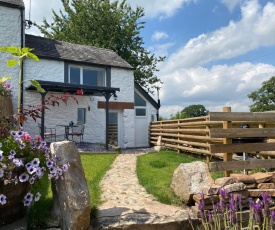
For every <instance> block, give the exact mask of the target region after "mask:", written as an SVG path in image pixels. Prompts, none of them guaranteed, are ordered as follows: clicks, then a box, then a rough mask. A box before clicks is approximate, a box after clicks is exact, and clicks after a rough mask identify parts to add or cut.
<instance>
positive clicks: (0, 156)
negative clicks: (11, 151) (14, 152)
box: [0, 150, 4, 161]
mask: <svg viewBox="0 0 275 230" xmlns="http://www.w3.org/2000/svg"><path fill="white" fill-rule="evenodd" d="M3 159H4V155H3V151H2V150H0V161H2V160H3Z"/></svg>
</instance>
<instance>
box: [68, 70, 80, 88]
mask: <svg viewBox="0 0 275 230" xmlns="http://www.w3.org/2000/svg"><path fill="white" fill-rule="evenodd" d="M70 83H74V84H80V68H78V67H72V66H71V67H70Z"/></svg>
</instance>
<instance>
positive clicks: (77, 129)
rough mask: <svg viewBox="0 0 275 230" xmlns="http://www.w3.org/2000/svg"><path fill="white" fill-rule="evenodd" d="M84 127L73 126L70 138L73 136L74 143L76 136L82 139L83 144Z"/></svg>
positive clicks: (69, 134)
mask: <svg viewBox="0 0 275 230" xmlns="http://www.w3.org/2000/svg"><path fill="white" fill-rule="evenodd" d="M84 128H85V126H84V125H82V124H81V125H76V126H73V127H72V129H71V132H69V133H68V136H72V140H73V141H74V136H77V137H80V143H82V142H83V134H84Z"/></svg>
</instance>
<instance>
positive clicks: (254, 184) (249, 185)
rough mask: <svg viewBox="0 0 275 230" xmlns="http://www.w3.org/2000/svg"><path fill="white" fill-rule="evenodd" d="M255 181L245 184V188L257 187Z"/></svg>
mask: <svg viewBox="0 0 275 230" xmlns="http://www.w3.org/2000/svg"><path fill="white" fill-rule="evenodd" d="M257 185H258V184H257V183H253V184H245V186H246V188H247V189H250V188H257Z"/></svg>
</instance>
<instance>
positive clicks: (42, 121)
mask: <svg viewBox="0 0 275 230" xmlns="http://www.w3.org/2000/svg"><path fill="white" fill-rule="evenodd" d="M40 94H41V100H42V102H41V106H42V108H41V132H40V136H41V137H42V140H44V137H45V136H44V133H45V98H46V94H47V92H45V93H40Z"/></svg>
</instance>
